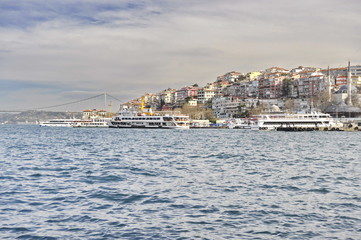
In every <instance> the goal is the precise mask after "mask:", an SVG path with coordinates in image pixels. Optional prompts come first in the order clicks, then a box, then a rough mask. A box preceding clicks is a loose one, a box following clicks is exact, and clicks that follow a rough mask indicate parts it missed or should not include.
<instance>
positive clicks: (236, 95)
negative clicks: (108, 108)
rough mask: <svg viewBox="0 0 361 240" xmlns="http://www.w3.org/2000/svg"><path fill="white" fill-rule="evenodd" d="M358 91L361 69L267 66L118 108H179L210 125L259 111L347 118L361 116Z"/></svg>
mask: <svg viewBox="0 0 361 240" xmlns="http://www.w3.org/2000/svg"><path fill="white" fill-rule="evenodd" d="M348 79H350V80H349V82H350V84H348ZM349 89H351V91H350V90H349ZM360 93H361V65H352V66H351V65H350V63H349V65H348V66H346V67H338V68H327V69H322V68H317V67H304V66H299V67H296V68H293V69H284V68H281V67H271V68H268V69H265V70H263V71H256V72H248V73H241V72H237V71H232V72H228V73H226V74H223V75H221V76H218V77H217V78H216V80H215V81H214V82H210V83H207V84H206V85H205V86H199V85H198V84H193V85H190V86H184V87H182V88H180V89H173V88H168V89H165V90H163V91H160V92H159V93H156V94H152V93H146V94H144V95H143V96H140V97H139V98H137V99H134V100H131V101H129V102H127V103H125V104H123V105H122V106H121V108H123V109H124V108H127V109H137V108H139V106H140V105H141V104H145V105H147V106H148V107H149V108H151V109H153V110H157V111H171V110H180V111H181V112H182V113H185V114H187V115H189V116H190V117H191V118H192V119H208V120H211V121H213V120H216V119H229V118H242V117H249V116H251V115H254V114H259V113H262V112H289V113H291V112H310V111H320V112H325V113H329V114H331V115H332V116H334V117H347V118H350V117H360V116H361V110H360V108H359V107H360V105H361V101H360Z"/></svg>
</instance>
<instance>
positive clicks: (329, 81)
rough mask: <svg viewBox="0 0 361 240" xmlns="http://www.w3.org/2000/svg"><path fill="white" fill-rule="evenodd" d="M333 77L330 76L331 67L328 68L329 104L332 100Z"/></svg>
mask: <svg viewBox="0 0 361 240" xmlns="http://www.w3.org/2000/svg"><path fill="white" fill-rule="evenodd" d="M331 86H332V84H331V76H330V66H328V71H327V94H328V96H327V100H328V101H329V102H331V100H332V98H331Z"/></svg>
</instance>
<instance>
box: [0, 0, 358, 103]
mask: <svg viewBox="0 0 361 240" xmlns="http://www.w3.org/2000/svg"><path fill="white" fill-rule="evenodd" d="M360 5H361V4H359V2H358V1H353V0H349V1H347V4H345V3H344V2H341V1H337V0H328V1H326V0H317V1H310V0H306V1H302V2H294V1H285V0H273V1H250V0H242V1H230V0H224V1H216V0H207V1H205V0H200V1H187V0H185V1H184V0H182V1H137V3H136V4H134V1H125V0H124V1H110V0H106V1H95V0H88V1H86V0H77V1H70V0H66V1H61V2H56V1H55V2H54V1H45V2H44V1H39V0H37V1H36V0H29V1H2V2H1V3H0V35H1V36H2V38H1V39H0V79H3V80H5V79H14V80H21V81H26V82H29V83H39V84H48V85H49V84H50V85H51V84H54V83H56V84H57V85H58V86H62V87H63V88H64V89H67V90H66V91H79V90H80V91H83V90H85V91H94V92H98V91H99V92H103V91H107V92H109V93H112V92H113V93H116V94H117V97H119V98H121V99H123V100H124V101H126V100H129V99H131V98H135V97H138V96H139V95H140V94H143V93H145V92H158V91H160V90H162V89H165V88H168V87H174V88H179V87H182V86H184V85H187V84H193V83H195V82H197V83H198V84H200V85H203V84H205V83H207V82H211V81H214V80H215V78H216V77H217V76H218V75H220V74H223V73H225V72H227V71H232V70H237V71H242V72H248V71H257V70H262V69H264V68H267V67H270V66H280V67H286V68H292V67H296V66H299V65H307V66H317V67H326V66H327V65H330V66H339V65H340V64H346V61H347V60H348V59H351V60H352V62H354V63H355V64H360V63H361V57H360V56H361V54H360V53H361V48H360V46H359V42H361V39H360V38H361V34H360V31H361V30H360V29H359V27H358V26H360V25H361V20H360V18H359V16H358V14H359V12H360V10H361V6H360ZM44 96H45V95H44ZM50 96H51V95H50ZM50 96H48V97H50ZM64 97H68V95H66V96H65V95H64ZM30 100H31V99H30ZM30 100H29V101H30ZM44 101H49V99H45V98H44ZM19 104H20V103H19Z"/></svg>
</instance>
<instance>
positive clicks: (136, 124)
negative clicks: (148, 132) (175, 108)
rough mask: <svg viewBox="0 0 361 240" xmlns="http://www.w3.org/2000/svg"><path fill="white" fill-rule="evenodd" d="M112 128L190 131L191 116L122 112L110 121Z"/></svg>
mask: <svg viewBox="0 0 361 240" xmlns="http://www.w3.org/2000/svg"><path fill="white" fill-rule="evenodd" d="M109 127H111V128H171V129H189V116H185V115H172V114H167V113H166V112H157V113H152V112H142V113H133V112H128V111H122V112H120V113H119V115H118V116H116V117H113V118H112V120H111V121H110V125H109Z"/></svg>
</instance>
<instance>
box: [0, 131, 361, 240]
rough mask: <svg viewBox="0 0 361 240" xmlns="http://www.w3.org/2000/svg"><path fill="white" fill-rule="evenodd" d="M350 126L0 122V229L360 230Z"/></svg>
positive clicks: (60, 232) (125, 233)
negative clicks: (271, 128)
mask: <svg viewBox="0 0 361 240" xmlns="http://www.w3.org/2000/svg"><path fill="white" fill-rule="evenodd" d="M360 140H361V132H258V131H247V130H236V129H233V130H232V129H190V130H166V129H159V130H148V129H85V128H80V129H74V128H47V127H39V126H25V125H23V126H21V125H2V126H0V157H1V158H0V238H1V239H361V162H360V161H361V153H360V150H361V142H360Z"/></svg>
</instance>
